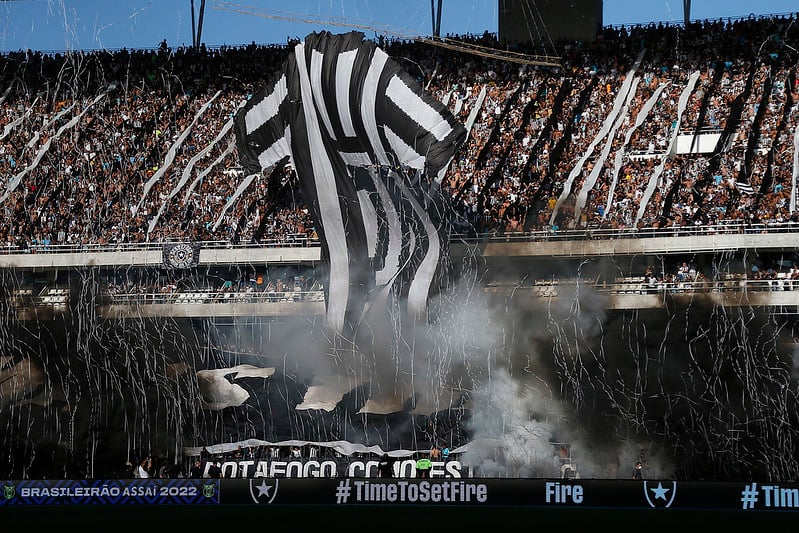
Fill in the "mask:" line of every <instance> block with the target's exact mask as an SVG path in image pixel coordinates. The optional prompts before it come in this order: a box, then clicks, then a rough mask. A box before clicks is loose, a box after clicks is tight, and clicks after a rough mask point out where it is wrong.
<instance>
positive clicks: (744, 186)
mask: <svg viewBox="0 0 799 533" xmlns="http://www.w3.org/2000/svg"><path fill="white" fill-rule="evenodd" d="M735 188H736V189H738V191H740V192H741V194H755V188H754V187H753V186H752V185H750V184H748V183H744V182H743V181H736V182H735Z"/></svg>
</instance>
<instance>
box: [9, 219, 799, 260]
mask: <svg viewBox="0 0 799 533" xmlns="http://www.w3.org/2000/svg"><path fill="white" fill-rule="evenodd" d="M776 233H799V222H770V223H761V224H749V223H746V222H743V221H740V220H729V221H720V222H719V223H718V224H713V225H702V226H672V227H667V228H655V227H645V228H602V227H598V226H589V227H587V228H581V229H560V228H550V229H547V230H533V231H520V232H502V231H489V232H483V233H477V234H458V233H455V234H452V235H450V243H455V244H457V243H459V242H460V243H465V244H472V245H474V244H484V243H491V242H496V243H506V242H538V241H553V240H556V241H579V240H617V239H657V238H663V237H698V236H717V235H745V234H748V235H757V234H776ZM174 242H178V241H164V242H141V243H133V242H131V243H116V244H96V243H95V244H47V245H45V244H35V245H30V246H28V247H19V246H5V247H2V248H0V255H13V254H77V253H100V252H147V251H159V250H162V249H163V247H164V245H166V244H171V243H174ZM193 244H197V245H198V246H200V248H201V249H261V248H307V247H311V248H313V247H319V246H321V242H320V241H319V239H318V238H310V237H307V236H305V235H297V236H295V237H291V238H288V239H285V238H284V239H268V240H264V241H259V242H248V243H235V244H234V243H231V242H227V241H197V242H194V243H193Z"/></svg>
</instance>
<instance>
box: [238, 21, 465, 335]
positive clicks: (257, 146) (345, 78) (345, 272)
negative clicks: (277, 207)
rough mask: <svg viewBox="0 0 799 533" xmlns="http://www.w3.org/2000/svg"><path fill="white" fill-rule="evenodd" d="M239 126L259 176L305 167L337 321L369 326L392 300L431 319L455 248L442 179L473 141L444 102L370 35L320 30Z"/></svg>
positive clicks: (330, 311) (249, 168)
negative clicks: (370, 317) (449, 251)
mask: <svg viewBox="0 0 799 533" xmlns="http://www.w3.org/2000/svg"><path fill="white" fill-rule="evenodd" d="M235 130H236V143H237V148H238V152H239V157H240V160H241V163H242V165H243V166H244V168H245V170H246V172H247V173H248V174H250V175H252V174H257V173H259V172H261V171H263V170H264V169H268V168H270V167H273V166H274V165H276V164H278V163H280V162H282V161H285V160H286V158H288V160H289V161H290V162H291V163H292V164H293V165H294V168H295V170H296V172H297V176H298V177H299V181H300V184H301V187H302V189H303V193H304V194H305V197H306V199H307V201H308V203H309V206H310V208H311V211H312V214H313V217H314V222H315V224H316V229H317V233H318V234H319V237H320V240H321V243H322V250H323V254H322V259H323V263H324V265H325V266H326V267H327V270H328V276H327V284H326V287H325V289H326V304H327V315H326V320H327V324H328V326H330V327H331V328H333V329H334V330H336V331H338V332H342V331H344V329H345V328H353V327H357V324H358V322H359V321H360V320H362V319H363V318H364V312H365V311H369V310H370V309H375V308H377V307H379V306H380V302H381V301H384V300H385V299H386V298H387V297H388V295H389V294H395V295H397V296H399V297H400V298H401V299H402V300H403V301H405V302H406V306H407V310H408V312H409V314H411V315H412V316H415V317H417V318H418V317H420V316H421V315H422V314H423V312H424V309H425V303H426V301H427V298H428V297H429V294H430V292H431V290H432V284H433V280H434V276H435V271H436V268H437V267H438V266H439V264H440V262H441V260H442V259H443V256H444V253H443V252H444V248H443V246H444V243H445V242H446V239H444V238H442V235H441V232H442V230H443V228H444V227H445V225H446V220H447V210H446V208H444V207H443V203H442V198H441V195H440V191H439V188H438V182H439V181H440V179H441V176H443V173H444V172H445V171H446V168H447V166H448V165H449V162H450V160H451V159H452V157H453V156H454V154H455V152H456V151H457V149H458V148H459V147H460V146H461V145H462V144H463V142H464V141H465V138H466V130H465V128H464V127H463V126H462V125H461V124H460V123H459V122H457V120H456V119H455V117H454V116H453V115H452V114H451V113H450V112H449V111H448V110H447V108H446V107H445V106H444V105H443V104H442V103H441V102H439V101H437V100H436V99H435V98H433V97H432V96H431V95H430V94H428V93H426V92H425V91H424V90H423V89H422V88H421V87H420V86H419V84H418V83H417V82H416V81H415V80H414V79H413V78H412V77H411V76H410V75H408V74H407V73H406V72H405V71H404V70H402V69H401V68H400V66H399V65H398V64H397V63H396V62H394V61H393V60H392V59H391V58H390V57H389V56H388V55H387V54H386V53H385V52H384V51H383V50H381V49H380V48H379V47H377V46H376V45H375V44H374V43H372V42H369V41H366V40H364V36H363V34H362V33H360V32H350V33H346V34H341V35H334V34H331V33H329V32H320V33H312V34H310V35H308V36H307V37H306V39H305V40H304V41H303V42H302V43H300V44H298V45H296V46H295V48H294V50H293V53H292V54H291V55H290V57H289V58H288V60H287V61H286V63H285V64H284V65H283V68H282V70H281V72H280V73H279V75H278V76H277V78H276V79H275V80H274V81H273V83H272V84H271V85H270V86H268V87H266V88H265V89H264V90H262V91H260V92H258V93H257V94H254V95H253V96H252V97H251V98H250V99H249V101H248V102H247V103H246V105H244V106H243V107H242V108H241V109H240V110H239V112H238V113H237V115H236V118H235Z"/></svg>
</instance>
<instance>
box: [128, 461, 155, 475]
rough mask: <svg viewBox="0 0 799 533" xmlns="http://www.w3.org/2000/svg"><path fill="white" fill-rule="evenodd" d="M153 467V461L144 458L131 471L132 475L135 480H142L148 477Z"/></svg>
mask: <svg viewBox="0 0 799 533" xmlns="http://www.w3.org/2000/svg"><path fill="white" fill-rule="evenodd" d="M152 467H153V460H152V458H151V457H145V458H144V459H142V460H141V462H140V463H139V466H137V467H136V470H134V471H133V475H134V476H136V477H137V478H140V479H144V478H148V477H150V469H151V468H152Z"/></svg>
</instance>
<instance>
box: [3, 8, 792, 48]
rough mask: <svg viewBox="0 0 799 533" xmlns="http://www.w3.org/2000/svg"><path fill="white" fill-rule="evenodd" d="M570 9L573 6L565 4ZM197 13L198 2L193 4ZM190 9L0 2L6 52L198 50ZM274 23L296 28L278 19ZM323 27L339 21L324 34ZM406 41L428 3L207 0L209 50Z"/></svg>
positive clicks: (696, 11)
mask: <svg viewBox="0 0 799 533" xmlns="http://www.w3.org/2000/svg"><path fill="white" fill-rule="evenodd" d="M562 1H567V0H562ZM194 3H195V6H196V8H197V9H199V5H200V0H195V2H194ZM692 4H693V6H692V14H693V17H692V18H698V19H704V18H719V17H724V18H726V17H738V16H746V15H748V14H750V13H753V14H755V15H763V14H770V13H789V12H792V11H793V12H796V11H798V10H799V3H797V1H796V0H759V1H757V2H753V1H752V0H693V2H692ZM443 5H444V8H443V12H442V24H441V30H442V33H444V34H446V33H455V34H463V33H482V32H483V31H485V30H488V31H492V32H495V31H496V30H497V0H444V4H443ZM190 7H191V1H190V0H13V1H1V2H0V51H3V52H6V51H11V50H21V49H27V48H31V49H36V50H46V51H60V50H91V49H103V48H107V49H117V48H123V47H127V48H152V47H155V46H157V45H158V43H159V42H161V41H162V40H163V39H166V40H167V42H168V43H169V44H170V45H171V46H180V45H189V44H191V42H192V28H191V26H192V25H191V9H190ZM682 16H683V13H682V0H605V8H604V23H605V24H606V25H615V24H626V23H639V22H650V21H673V22H680V21H682ZM275 17H283V18H288V19H291V20H290V21H287V20H277V19H276V18H275ZM324 21H327V22H333V23H334V24H333V25H325V24H323V22H324ZM343 23H354V24H359V25H361V26H364V27H366V28H370V30H365V32H366V34H367V36H370V34H373V32H374V31H378V32H379V33H391V34H395V35H396V34H399V35H407V36H415V35H429V34H430V33H431V16H430V2H429V1H428V0H400V1H397V0H393V1H392V0H242V1H240V2H221V1H220V0H206V12H205V21H204V25H203V41H204V42H205V43H207V44H208V45H221V44H228V45H240V44H246V43H249V42H252V41H255V42H257V43H285V41H286V38H287V37H292V38H294V37H299V38H302V37H303V36H305V35H306V34H308V33H310V32H312V31H319V30H322V29H328V30H331V31H339V32H340V31H349V30H350V29H356V28H352V27H347V26H342V25H339V24H343Z"/></svg>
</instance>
